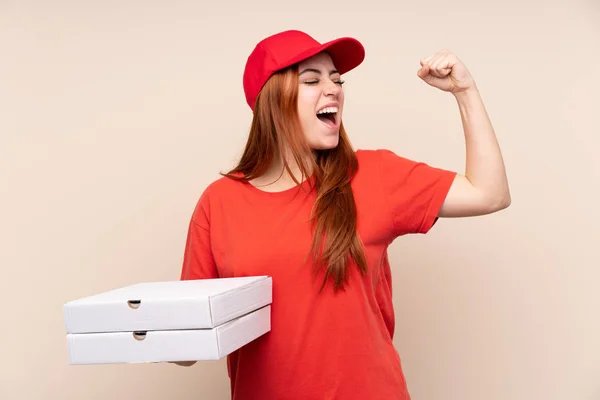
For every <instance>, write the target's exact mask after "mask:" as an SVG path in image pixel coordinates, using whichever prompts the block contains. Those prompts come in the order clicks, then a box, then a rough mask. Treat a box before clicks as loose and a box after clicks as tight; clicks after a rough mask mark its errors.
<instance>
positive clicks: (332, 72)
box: [298, 68, 339, 76]
mask: <svg viewBox="0 0 600 400" xmlns="http://www.w3.org/2000/svg"><path fill="white" fill-rule="evenodd" d="M305 72H314V73H317V74H319V75H320V74H321V71H319V70H318V69H314V68H307V69H305V70H304V71H302V72H300V73H299V74H298V76H300V75H302V74H304V73H305ZM333 74H339V72H338V71H337V70H336V69H332V70H331V71H329V75H333Z"/></svg>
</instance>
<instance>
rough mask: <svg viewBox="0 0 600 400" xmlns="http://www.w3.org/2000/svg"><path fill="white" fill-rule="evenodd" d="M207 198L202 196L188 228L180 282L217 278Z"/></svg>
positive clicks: (204, 195)
mask: <svg viewBox="0 0 600 400" xmlns="http://www.w3.org/2000/svg"><path fill="white" fill-rule="evenodd" d="M208 209H209V203H208V196H207V195H206V193H205V194H203V196H202V197H201V198H200V201H199V202H198V204H197V206H196V209H195V210H194V213H193V215H192V218H191V220H190V223H189V226H188V233H187V239H186V243H185V251H184V254H183V266H182V269H181V280H192V279H213V278H218V275H219V274H218V272H217V266H216V264H215V259H214V257H213V252H212V246H211V237H210V223H209V212H208Z"/></svg>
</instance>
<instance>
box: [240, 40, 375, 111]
mask: <svg viewBox="0 0 600 400" xmlns="http://www.w3.org/2000/svg"><path fill="white" fill-rule="evenodd" d="M322 51H326V52H327V53H328V54H329V55H330V57H331V59H332V61H333V63H334V65H335V66H336V68H337V70H338V72H339V73H340V74H345V73H346V72H348V71H350V70H352V69H354V68H356V67H357V66H358V65H360V64H361V63H362V62H363V60H364V58H365V49H364V47H363V45H362V44H361V43H360V42H359V41H358V40H356V39H354V38H349V37H343V38H338V39H335V40H331V41H329V42H326V43H323V44H321V43H319V42H318V41H316V40H315V39H314V38H312V37H311V36H310V35H308V34H306V33H304V32H302V31H297V30H288V31H283V32H279V33H277V34H274V35H271V36H269V37H267V38H265V39H263V40H261V41H260V42H259V43H258V44H257V45H256V46H255V48H254V50H252V53H251V54H250V55H249V56H248V60H247V61H246V66H245V68H244V77H243V82H244V93H245V96H246V102H247V103H248V105H249V106H250V108H251V109H252V110H254V104H255V101H256V97H257V96H258V93H259V92H260V90H261V89H262V87H263V86H264V84H265V82H266V81H267V79H269V77H270V76H271V75H272V74H273V73H274V72H276V71H279V70H281V69H284V68H287V67H289V66H291V65H294V64H296V63H299V62H301V61H303V60H305V59H307V58H310V57H312V56H314V55H316V54H318V53H320V52H322Z"/></svg>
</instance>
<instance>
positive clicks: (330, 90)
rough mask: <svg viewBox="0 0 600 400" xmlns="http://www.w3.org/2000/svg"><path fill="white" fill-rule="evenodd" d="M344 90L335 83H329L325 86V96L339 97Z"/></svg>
mask: <svg viewBox="0 0 600 400" xmlns="http://www.w3.org/2000/svg"><path fill="white" fill-rule="evenodd" d="M341 90H342V88H341V87H339V86H338V85H337V84H336V83H335V82H332V81H329V82H327V84H326V86H325V95H327V96H337V95H338V94H339V93H340V91H341Z"/></svg>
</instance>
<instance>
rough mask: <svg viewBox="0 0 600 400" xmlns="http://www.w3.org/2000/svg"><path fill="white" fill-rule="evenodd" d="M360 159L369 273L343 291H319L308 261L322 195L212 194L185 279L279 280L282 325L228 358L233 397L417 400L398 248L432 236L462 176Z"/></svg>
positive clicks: (231, 187)
mask: <svg viewBox="0 0 600 400" xmlns="http://www.w3.org/2000/svg"><path fill="white" fill-rule="evenodd" d="M356 156H357V158H358V162H359V169H358V172H357V174H356V176H355V178H354V180H353V181H352V189H353V192H354V197H355V201H356V205H357V210H358V215H357V221H358V222H357V223H358V233H359V235H360V237H361V239H362V242H363V244H364V246H365V253H366V254H365V255H366V259H367V262H368V267H369V271H368V274H367V275H362V274H361V273H360V272H359V271H358V270H357V268H356V266H355V265H354V264H352V265H351V267H350V279H349V284H348V285H347V287H346V289H345V291H342V292H338V293H337V294H334V292H333V288H332V285H331V284H329V285H327V286H326V288H325V289H324V290H323V291H322V292H321V293H319V288H320V286H321V284H322V277H323V275H319V276H318V277H317V278H314V275H313V272H312V264H311V263H310V260H308V261H306V259H307V257H306V256H307V254H308V251H309V249H310V245H311V240H312V236H311V225H310V222H309V217H310V212H311V208H312V206H313V203H314V200H315V193H314V191H313V192H308V191H299V190H298V188H293V189H289V190H285V191H283V192H276V193H270V192H265V191H261V190H260V189H258V188H256V187H254V186H252V185H251V184H249V183H245V182H237V181H234V180H232V179H229V178H225V177H223V178H220V179H218V180H216V181H215V182H213V183H211V184H210V185H209V186H208V187H207V188H206V190H205V191H204V192H203V193H202V195H201V196H200V200H199V201H198V204H197V207H196V208H195V210H194V213H193V216H192V220H191V223H190V225H189V233H188V239H187V244H186V248H185V254H184V263H183V269H182V273H181V279H203V278H218V277H238V276H251V275H269V276H271V277H272V279H273V304H272V306H271V331H270V332H269V333H267V334H265V335H263V336H262V337H260V338H258V339H257V340H255V341H253V342H251V343H249V344H247V345H246V346H244V347H242V348H241V349H239V350H237V351H236V352H234V353H232V354H231V355H229V356H228V360H227V365H228V370H229V376H230V378H231V392H232V399H234V400H254V399H256V400H288V399H289V400H326V399H327V400H333V399H335V400H353V399H357V400H358V399H360V400H379V399H381V400H395V399H398V400H408V399H410V396H409V394H408V390H407V386H406V382H405V380H404V375H403V372H402V367H401V362H400V357H399V355H398V353H397V351H396V349H395V347H394V345H393V343H392V338H393V335H394V324H395V319H394V310H393V304H392V287H391V282H392V279H391V271H390V265H389V262H388V255H387V249H388V246H389V245H390V243H392V241H393V240H394V239H395V238H396V237H398V236H400V235H404V234H410V233H426V232H428V231H429V229H430V228H431V227H432V226H433V224H434V223H435V221H436V219H437V213H438V210H439V209H440V207H441V205H442V203H443V201H444V199H445V197H446V194H447V193H448V190H449V188H450V186H451V184H452V181H453V179H454V176H455V173H454V172H451V171H447V170H443V169H438V168H433V167H430V166H428V165H426V164H424V163H418V162H415V161H412V160H408V159H406V158H403V157H399V156H397V155H395V154H394V153H393V152H391V151H388V150H358V151H356ZM302 186H303V187H305V188H307V187H308V181H306V182H304V183H303V184H302ZM305 261H306V262H305Z"/></svg>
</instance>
